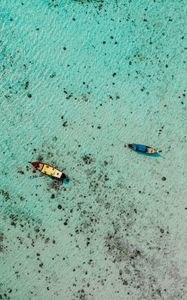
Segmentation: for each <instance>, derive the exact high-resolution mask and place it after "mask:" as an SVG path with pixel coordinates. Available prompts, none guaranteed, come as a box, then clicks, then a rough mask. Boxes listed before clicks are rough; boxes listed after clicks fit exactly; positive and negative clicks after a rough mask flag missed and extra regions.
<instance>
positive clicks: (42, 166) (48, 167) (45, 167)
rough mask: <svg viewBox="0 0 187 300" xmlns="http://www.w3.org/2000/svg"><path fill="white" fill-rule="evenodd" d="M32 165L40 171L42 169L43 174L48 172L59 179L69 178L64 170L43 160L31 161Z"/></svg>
mask: <svg viewBox="0 0 187 300" xmlns="http://www.w3.org/2000/svg"><path fill="white" fill-rule="evenodd" d="M29 163H31V165H32V166H33V167H34V168H35V169H36V170H38V171H40V172H41V173H43V174H46V175H48V176H51V177H53V178H56V179H59V180H68V178H67V176H66V175H65V174H64V172H63V171H60V170H58V169H57V168H55V167H53V166H51V165H49V164H47V163H44V162H41V161H33V162H31V161H29Z"/></svg>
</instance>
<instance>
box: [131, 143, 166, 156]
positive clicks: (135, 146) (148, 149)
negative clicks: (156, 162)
mask: <svg viewBox="0 0 187 300" xmlns="http://www.w3.org/2000/svg"><path fill="white" fill-rule="evenodd" d="M128 147H129V148H130V149H132V150H134V151H137V152H141V153H145V154H156V153H159V152H161V150H158V149H155V148H153V147H150V146H145V145H141V144H128Z"/></svg>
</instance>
